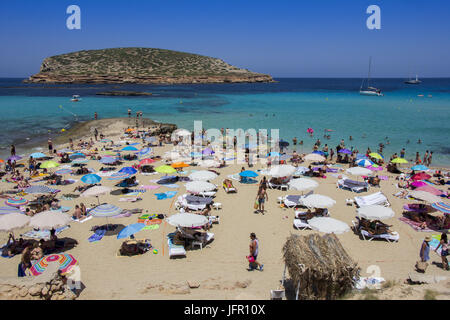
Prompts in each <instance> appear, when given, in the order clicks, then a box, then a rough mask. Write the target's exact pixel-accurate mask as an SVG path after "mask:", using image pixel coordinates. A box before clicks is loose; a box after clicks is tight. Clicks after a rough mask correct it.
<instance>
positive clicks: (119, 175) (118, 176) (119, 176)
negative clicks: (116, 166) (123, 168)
mask: <svg viewBox="0 0 450 320" xmlns="http://www.w3.org/2000/svg"><path fill="white" fill-rule="evenodd" d="M129 177H131V174H128V173H125V172H117V173H114V174H112V175H111V176H110V177H109V178H108V180H122V179H126V178H129Z"/></svg>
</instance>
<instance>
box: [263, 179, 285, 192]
mask: <svg viewBox="0 0 450 320" xmlns="http://www.w3.org/2000/svg"><path fill="white" fill-rule="evenodd" d="M267 185H268V186H269V188H270V189H280V190H286V191H287V190H289V186H288V185H287V184H273V183H272V182H270V181H269V182H268V183H267Z"/></svg>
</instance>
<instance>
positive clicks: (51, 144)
mask: <svg viewBox="0 0 450 320" xmlns="http://www.w3.org/2000/svg"><path fill="white" fill-rule="evenodd" d="M48 153H49V154H50V155H51V154H52V153H53V142H52V139H51V138H48Z"/></svg>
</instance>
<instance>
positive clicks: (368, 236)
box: [352, 220, 400, 242]
mask: <svg viewBox="0 0 450 320" xmlns="http://www.w3.org/2000/svg"><path fill="white" fill-rule="evenodd" d="M352 224H353V228H354V230H355V231H356V232H357V233H358V234H360V235H361V237H362V238H363V239H364V240H368V241H372V240H373V239H383V240H386V241H387V242H397V241H398V240H400V235H399V234H398V232H396V231H393V232H391V233H384V234H372V233H370V232H369V231H367V230H365V229H363V228H361V227H360V226H359V223H358V222H355V221H353V220H352Z"/></svg>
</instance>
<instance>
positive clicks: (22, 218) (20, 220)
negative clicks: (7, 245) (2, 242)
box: [0, 212, 30, 231]
mask: <svg viewBox="0 0 450 320" xmlns="http://www.w3.org/2000/svg"><path fill="white" fill-rule="evenodd" d="M29 222H30V217H29V216H27V215H24V214H22V213H16V212H14V213H9V214H4V215H2V216H1V217H0V231H13V230H14V229H19V228H23V227H25V226H26V225H27V224H28V223H29Z"/></svg>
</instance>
